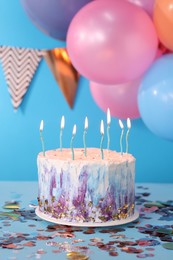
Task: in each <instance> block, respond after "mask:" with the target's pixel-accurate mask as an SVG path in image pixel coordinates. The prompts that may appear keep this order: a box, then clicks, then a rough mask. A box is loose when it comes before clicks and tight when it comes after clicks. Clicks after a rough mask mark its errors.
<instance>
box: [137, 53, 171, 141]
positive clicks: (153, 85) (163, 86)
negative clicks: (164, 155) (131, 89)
mask: <svg viewBox="0 0 173 260" xmlns="http://www.w3.org/2000/svg"><path fill="white" fill-rule="evenodd" d="M138 106H139V111H140V115H141V118H142V120H143V121H144V123H145V125H146V126H147V127H148V128H149V129H150V130H151V131H152V132H153V133H154V134H156V135H158V136H160V137H163V138H165V139H168V140H172V141H173V54H167V55H164V56H162V57H161V58H159V59H158V60H156V61H155V62H154V63H153V64H152V66H151V67H150V69H149V70H148V71H147V73H146V74H145V75H144V78H143V79H142V82H141V85H140V87H139V92H138Z"/></svg>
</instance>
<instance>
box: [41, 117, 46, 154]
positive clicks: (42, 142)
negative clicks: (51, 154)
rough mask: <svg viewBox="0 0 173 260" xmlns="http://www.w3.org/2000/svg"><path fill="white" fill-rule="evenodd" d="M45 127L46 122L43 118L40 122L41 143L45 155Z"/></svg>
mask: <svg viewBox="0 0 173 260" xmlns="http://www.w3.org/2000/svg"><path fill="white" fill-rule="evenodd" d="M43 128H44V122H43V120H41V123H40V139H41V144H42V151H43V156H45V147H44V140H43V134H42V132H43Z"/></svg>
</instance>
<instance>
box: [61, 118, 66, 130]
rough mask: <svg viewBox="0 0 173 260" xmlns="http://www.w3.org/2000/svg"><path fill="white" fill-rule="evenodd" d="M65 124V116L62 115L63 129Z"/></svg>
mask: <svg viewBox="0 0 173 260" xmlns="http://www.w3.org/2000/svg"><path fill="white" fill-rule="evenodd" d="M64 126H65V117H64V116H62V118H61V129H64Z"/></svg>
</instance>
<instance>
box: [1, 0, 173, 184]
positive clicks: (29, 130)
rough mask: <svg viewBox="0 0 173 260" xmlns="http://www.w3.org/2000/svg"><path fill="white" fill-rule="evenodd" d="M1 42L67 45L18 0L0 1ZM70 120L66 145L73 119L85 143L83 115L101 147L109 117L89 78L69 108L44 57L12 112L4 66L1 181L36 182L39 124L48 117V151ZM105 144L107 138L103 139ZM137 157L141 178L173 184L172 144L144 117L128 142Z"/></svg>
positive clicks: (115, 131) (115, 129) (91, 139)
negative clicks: (48, 32)
mask: <svg viewBox="0 0 173 260" xmlns="http://www.w3.org/2000/svg"><path fill="white" fill-rule="evenodd" d="M0 45H7V46H13V47H26V48H38V49H52V48H54V47H61V46H64V44H63V43H62V42H58V41H56V40H54V39H51V38H49V37H48V36H46V35H44V34H43V33H42V32H40V31H39V30H38V29H37V28H36V27H35V26H34V25H33V24H32V23H31V21H30V20H29V18H28V17H27V16H26V14H25V12H24V11H23V9H22V7H21V5H20V2H19V1H16V0H15V1H12V0H0ZM63 114H64V115H65V118H66V127H65V129H64V139H63V143H64V146H66V147H68V146H69V144H70V139H71V132H72V127H73V125H74V123H76V124H77V136H76V138H75V140H74V146H77V147H80V146H82V134H83V124H84V118H85V116H86V115H87V116H88V118H89V129H88V134H87V145H88V146H97V147H98V146H99V143H100V133H99V128H100V120H101V119H104V120H105V123H106V115H105V113H103V112H102V111H101V110H100V109H99V108H98V107H97V106H96V104H95V103H94V101H93V99H92V96H91V94H90V91H89V82H88V80H87V79H84V78H81V79H80V83H79V89H78V94H77V98H76V103H75V106H74V108H73V110H71V109H70V108H69V107H68V105H67V103H66V101H65V99H64V97H63V95H62V93H61V91H60V89H59V87H58V86H57V83H56V81H55V80H54V77H53V75H52V73H51V71H50V70H49V68H48V66H47V64H46V62H45V61H44V60H42V62H41V64H40V66H39V68H38V70H37V72H36V74H35V76H34V79H33V81H32V83H31V85H30V87H29V90H28V92H27V94H26V96H25V98H24V100H23V103H22V105H21V107H20V108H19V109H18V110H17V112H14V110H13V107H12V104H11V100H10V96H9V93H8V90H7V85H6V81H5V77H4V74H3V71H2V66H0V180H37V166H36V157H37V154H38V152H39V151H40V150H41V144H40V138H39V125H40V121H41V119H44V122H45V128H44V139H45V145H46V149H54V148H57V147H58V146H59V124H60V119H61V116H62V115H63ZM119 137H120V128H119V126H118V120H117V119H115V118H114V119H112V123H111V149H116V150H119ZM104 146H105V147H106V138H105V141H104ZM129 149H130V152H131V153H132V154H133V155H134V156H135V157H136V159H137V161H136V181H137V182H173V143H171V142H168V141H166V140H163V139H160V138H159V137H157V136H155V135H153V134H152V133H151V132H150V131H149V130H148V129H147V128H146V127H145V126H144V124H143V123H142V121H141V120H140V119H138V120H133V122H132V129H131V132H130V140H129Z"/></svg>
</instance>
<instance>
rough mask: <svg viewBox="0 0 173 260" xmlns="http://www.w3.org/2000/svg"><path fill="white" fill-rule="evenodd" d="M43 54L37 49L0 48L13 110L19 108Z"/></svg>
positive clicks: (0, 58) (0, 57) (0, 56)
mask: <svg viewBox="0 0 173 260" xmlns="http://www.w3.org/2000/svg"><path fill="white" fill-rule="evenodd" d="M43 54H44V52H43V51H41V50H37V49H36V50H35V49H26V48H15V47H6V46H0V60H1V62H2V67H3V71H4V74H5V78H6V82H7V86H8V91H9V93H10V96H11V99H12V104H13V107H14V109H15V110H16V109H17V108H18V107H19V106H20V104H21V102H22V100H23V97H24V95H25V94H26V92H27V90H28V87H29V85H30V83H31V80H32V78H33V76H34V74H35V71H36V70H37V67H38V65H39V63H40V61H41V59H42V57H43Z"/></svg>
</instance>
